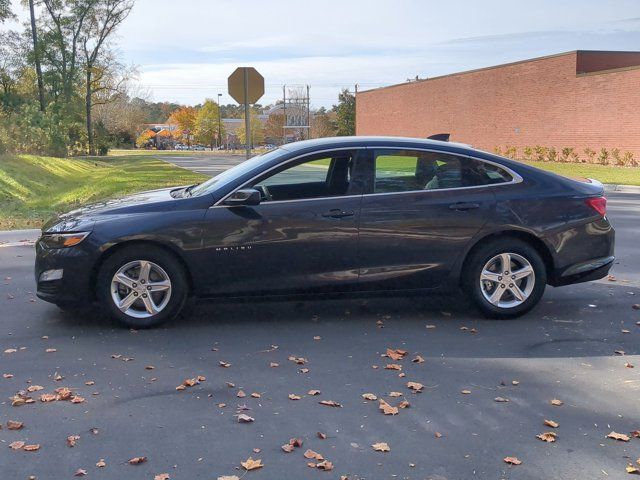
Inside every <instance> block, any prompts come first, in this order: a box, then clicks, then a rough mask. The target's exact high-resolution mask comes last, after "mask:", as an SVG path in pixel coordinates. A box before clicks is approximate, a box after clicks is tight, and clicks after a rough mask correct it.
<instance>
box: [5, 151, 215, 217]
mask: <svg viewBox="0 0 640 480" xmlns="http://www.w3.org/2000/svg"><path fill="white" fill-rule="evenodd" d="M206 178H207V177H205V176H203V175H200V174H197V173H193V172H189V171H187V170H184V169H182V168H178V167H175V166H173V165H170V164H168V163H165V162H163V161H162V160H158V159H157V158H154V157H153V156H152V155H145V156H140V155H130V154H127V155H119V156H110V157H99V158H91V159H88V158H54V157H39V156H33V155H0V230H7V229H18V228H38V227H40V226H41V225H42V223H43V222H44V221H46V220H47V219H48V218H49V217H51V216H52V215H54V214H55V213H59V212H64V211H67V210H71V209H73V208H75V207H77V206H79V205H83V204H86V203H89V202H95V201H99V200H103V199H106V198H111V197H118V196H122V195H125V194H128V193H132V192H137V191H143V190H151V189H154V188H162V187H165V186H173V185H185V184H190V183H196V182H200V181H202V180H203V179H206Z"/></svg>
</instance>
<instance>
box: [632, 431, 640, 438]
mask: <svg viewBox="0 0 640 480" xmlns="http://www.w3.org/2000/svg"><path fill="white" fill-rule="evenodd" d="M631 436H632V437H635V438H640V430H634V431H633V432H631Z"/></svg>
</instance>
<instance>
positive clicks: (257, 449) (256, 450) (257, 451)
mask: <svg viewBox="0 0 640 480" xmlns="http://www.w3.org/2000/svg"><path fill="white" fill-rule="evenodd" d="M261 451H262V449H261V448H254V449H253V453H260V452H261Z"/></svg>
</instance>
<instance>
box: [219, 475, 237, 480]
mask: <svg viewBox="0 0 640 480" xmlns="http://www.w3.org/2000/svg"><path fill="white" fill-rule="evenodd" d="M218 480H240V477H238V476H237V475H223V476H222V477H218Z"/></svg>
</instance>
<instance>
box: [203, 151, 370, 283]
mask: <svg viewBox="0 0 640 480" xmlns="http://www.w3.org/2000/svg"><path fill="white" fill-rule="evenodd" d="M357 154H358V152H357V150H337V151H331V152H324V153H321V154H312V155H307V156H304V157H302V158H297V159H294V160H290V161H287V162H286V163H285V164H284V165H281V166H279V167H277V168H275V169H272V170H271V171H268V172H266V173H264V174H262V175H260V176H258V177H257V178H255V179H253V180H251V181H249V182H247V183H246V184H244V185H243V186H242V188H243V189H244V188H255V189H257V190H259V191H260V192H261V196H262V198H261V202H260V204H259V205H255V206H228V205H225V204H224V201H223V202H221V203H220V204H219V205H216V206H214V207H212V208H210V209H209V211H208V212H207V214H206V216H205V224H204V235H203V245H204V251H205V257H204V258H206V269H207V270H208V272H206V273H205V278H206V285H205V287H206V288H205V289H204V291H205V294H207V293H208V294H212V295H220V294H224V295H229V294H278V293H304V292H316V291H333V290H348V289H350V288H355V287H356V286H357V279H358V264H357V240H358V219H359V214H360V202H361V200H362V182H359V181H356V179H354V178H353V172H354V168H355V164H356V162H357V161H358V160H357V158H356V157H357Z"/></svg>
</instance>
